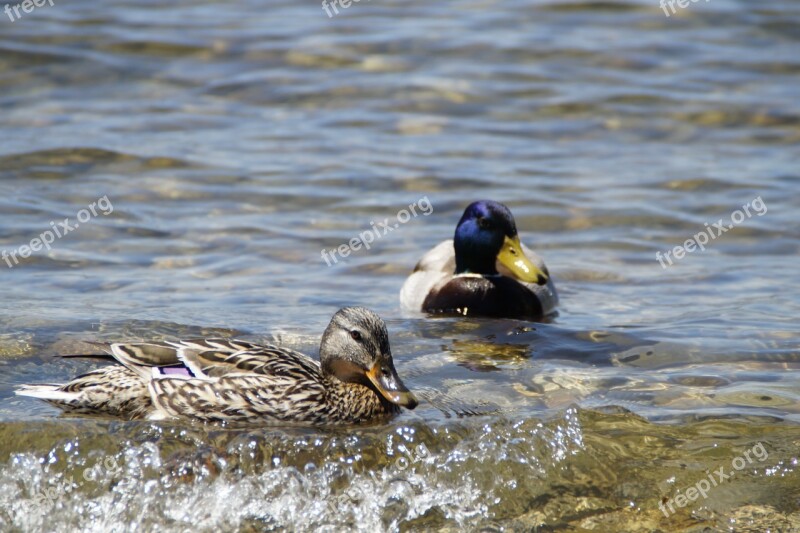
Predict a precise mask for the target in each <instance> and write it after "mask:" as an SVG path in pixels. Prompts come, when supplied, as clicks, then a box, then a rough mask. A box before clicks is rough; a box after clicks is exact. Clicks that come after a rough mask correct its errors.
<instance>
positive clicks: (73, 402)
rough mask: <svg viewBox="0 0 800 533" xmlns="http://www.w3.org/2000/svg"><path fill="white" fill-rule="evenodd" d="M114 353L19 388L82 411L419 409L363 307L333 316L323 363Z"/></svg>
mask: <svg viewBox="0 0 800 533" xmlns="http://www.w3.org/2000/svg"><path fill="white" fill-rule="evenodd" d="M107 351H108V353H109V355H111V356H112V357H113V358H114V359H116V360H117V361H118V362H119V363H121V366H120V365H113V366H108V367H105V368H100V369H98V370H95V371H93V372H89V373H88V374H84V375H82V376H80V377H78V378H76V379H74V380H72V381H71V382H69V383H67V384H65V385H26V386H23V387H22V388H21V389H20V390H18V391H16V392H17V394H20V395H22V396H32V397H34V398H40V399H42V400H46V401H48V402H50V403H52V404H54V405H56V406H58V407H61V408H63V409H69V410H72V411H76V410H77V411H79V412H92V413H106V414H113V415H117V416H125V417H129V418H142V417H148V418H151V419H161V418H167V417H184V418H194V419H196V420H202V421H207V422H224V421H231V422H251V423H260V424H284V423H301V424H349V423H357V422H366V421H369V420H373V419H376V418H379V417H382V416H385V415H389V414H393V413H396V412H398V411H399V410H400V408H399V407H398V406H403V407H407V408H409V409H413V408H414V407H416V406H417V400H416V398H415V397H414V395H413V394H412V393H411V392H410V391H409V390H408V389H407V388H406V386H405V385H403V382H402V381H401V380H400V378H399V377H398V375H397V371H395V369H394V362H393V360H392V352H391V350H390V348H389V335H388V333H387V332H386V324H384V322H383V320H381V318H380V317H379V316H378V315H376V314H375V313H373V312H372V311H370V310H369V309H365V308H363V307H346V308H344V309H341V310H339V311H338V312H337V313H336V314H335V315H333V318H332V319H331V322H330V324H329V325H328V327H327V329H326V330H325V333H324V334H323V335H322V342H321V343H320V351H319V354H320V362H317V361H315V360H313V359H311V358H310V357H307V356H306V355H303V354H302V353H299V352H296V351H294V350H290V349H287V348H280V347H278V346H272V345H263V346H260V345H256V344H252V343H249V342H243V341H231V340H225V339H206V340H201V341H180V342H164V343H136V344H112V345H110V347H108V349H107Z"/></svg>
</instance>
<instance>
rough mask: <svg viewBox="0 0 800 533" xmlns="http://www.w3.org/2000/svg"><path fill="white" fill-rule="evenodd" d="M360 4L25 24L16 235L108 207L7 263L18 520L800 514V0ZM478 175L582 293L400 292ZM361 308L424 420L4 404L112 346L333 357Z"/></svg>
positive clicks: (5, 509)
mask: <svg viewBox="0 0 800 533" xmlns="http://www.w3.org/2000/svg"><path fill="white" fill-rule="evenodd" d="M667 9H668V8H667ZM339 11H340V14H339V15H337V16H334V17H332V18H329V17H328V16H327V15H326V14H325V11H324V10H323V9H322V8H321V6H320V5H319V4H318V3H316V2H313V1H312V2H302V3H299V2H297V3H295V2H291V3H290V2H283V1H274V2H256V1H254V0H251V1H236V2H214V1H206V2H184V1H174V2H167V3H162V2H150V1H139V2H129V1H117V0H111V1H106V2H89V1H81V0H69V1H67V0H63V1H59V0H56V2H55V3H54V5H53V6H50V5H49V4H45V5H43V6H40V7H36V8H35V10H34V11H33V12H32V13H24V12H21V13H22V16H21V18H20V19H19V20H15V21H13V22H12V21H11V20H9V19H8V18H7V17H6V14H3V13H0V139H2V142H0V193H2V194H0V213H2V224H0V249H2V250H6V251H9V252H11V251H18V250H19V247H20V246H23V245H28V244H30V242H31V239H34V238H36V237H37V236H39V235H40V234H42V233H43V232H45V231H47V230H49V229H51V221H52V222H53V226H58V225H59V223H60V222H61V221H63V220H64V219H65V218H69V219H70V220H71V223H72V224H76V223H78V220H77V218H78V217H79V216H82V217H83V219H84V220H86V222H85V223H80V224H78V226H79V227H77V228H76V229H74V230H73V231H71V232H70V233H68V234H67V235H64V236H63V238H61V239H58V240H56V241H55V242H54V243H53V244H52V246H51V248H52V249H51V250H50V251H47V250H42V251H39V252H36V253H33V254H32V255H30V257H28V258H23V259H22V260H21V261H20V262H19V264H16V265H13V268H8V266H7V264H6V262H5V260H3V262H0V271H2V273H0V279H2V285H1V286H2V290H3V298H2V300H0V354H2V358H0V365H2V377H1V378H0V396H1V397H2V398H0V399H1V400H2V401H0V529H2V530H3V531H68V530H76V531H77V530H91V531H98V532H107V531H147V530H151V529H153V528H156V527H161V528H162V530H169V531H189V530H203V531H213V530H226V531H234V530H240V531H267V530H279V529H289V530H297V531H304V530H313V529H319V528H327V530H330V531H342V530H347V529H364V530H370V531H375V530H391V531H396V530H402V531H409V530H411V531H423V530H425V531H427V530H446V531H457V530H481V529H483V530H509V531H511V530H513V531H532V530H538V531H551V530H567V531H583V530H594V531H655V530H661V531H673V530H681V531H723V530H731V531H764V530H767V529H769V530H771V531H800V510H799V509H800V480H799V479H798V473H797V470H798V466H797V457H798V446H799V445H800V401H799V400H800V398H799V397H798V396H799V395H798V391H799V390H800V350H799V349H798V342H797V340H798V330H800V327H798V316H800V291H798V289H799V288H800V276H798V267H797V257H798V248H799V246H800V223H798V220H799V219H798V216H797V213H798V206H800V187H799V186H798V178H800V174H799V173H798V161H799V160H800V158H798V155H799V154H800V54H798V52H800V46H799V45H800V4H798V3H797V2H794V1H788V0H786V1H781V0H760V1H758V2H755V1H752V2H744V1H736V0H711V1H708V2H697V3H689V4H688V7H686V8H684V9H680V8H678V7H677V4H676V13H675V14H673V15H671V16H669V17H667V16H665V14H664V12H663V11H662V10H661V8H660V7H659V5H658V3H657V1H656V0H648V1H644V0H639V1H636V0H629V1H623V2H602V3H600V2H591V3H590V2H585V3H583V2H567V1H536V2H534V1H515V0H510V1H505V2H481V1H468V2H450V1H445V2H431V1H406V2H396V1H392V0H371V1H370V2H360V3H353V4H352V5H351V6H350V7H349V8H347V9H345V8H342V7H340V8H339ZM482 198H491V199H495V200H499V201H502V202H504V203H506V204H508V205H509V206H510V208H511V209H512V211H513V212H514V214H515V216H516V220H517V225H518V227H519V228H520V231H521V234H522V237H523V241H525V242H526V243H528V244H529V245H530V246H532V247H533V248H534V249H535V250H537V252H538V253H540V255H542V256H543V257H544V258H545V259H546V261H547V263H548V266H549V269H550V271H551V273H553V276H554V279H555V282H556V284H557V286H558V288H559V291H560V295H561V305H560V307H559V310H558V314H557V315H556V316H554V317H552V318H551V319H549V320H547V321H546V322H544V323H532V322H523V321H514V320H479V319H473V318H470V319H457V318H428V317H425V316H422V315H419V316H416V315H409V314H404V313H402V312H401V310H400V308H399V300H398V292H399V289H400V286H401V284H402V282H403V280H404V278H405V276H407V275H408V273H409V272H410V270H411V269H412V268H413V266H414V264H415V262H416V260H417V259H419V257H420V256H421V255H422V253H423V252H424V251H425V250H427V249H428V248H430V247H432V246H433V245H435V244H436V243H438V242H439V241H440V240H443V239H445V238H448V237H450V236H451V235H452V232H453V229H454V227H455V224H456V222H457V220H458V218H459V217H460V214H461V212H462V210H463V209H464V207H465V206H466V205H467V204H468V203H469V202H470V201H472V200H475V199H482ZM421 199H422V200H423V201H426V200H427V201H429V202H430V205H431V206H432V212H431V213H430V214H428V215H424V214H422V213H421V212H419V213H418V216H417V217H411V218H410V219H409V220H408V221H407V222H405V223H403V224H398V227H397V228H393V229H392V231H391V232H388V233H386V234H385V235H381V237H380V238H378V239H376V240H375V242H374V243H373V244H372V246H371V248H370V249H369V250H365V249H361V250H359V251H355V252H353V253H352V254H351V255H349V256H348V257H346V258H338V259H337V261H336V262H335V263H332V264H331V266H328V265H327V264H326V262H325V260H324V259H323V258H322V256H321V251H322V250H323V249H326V250H332V249H335V248H337V247H338V246H339V245H340V244H343V243H347V242H348V241H349V240H350V239H351V238H353V237H356V236H357V235H358V234H359V233H360V232H363V231H366V230H370V228H371V227H372V225H373V223H374V224H375V226H378V225H379V223H381V222H384V221H386V219H388V221H387V222H388V223H389V224H390V225H392V223H393V222H394V221H396V220H397V219H396V215H397V213H398V212H399V211H400V210H402V209H407V208H408V206H409V205H411V204H413V203H415V202H418V201H420V200H421ZM758 199H760V200H758ZM98 200H99V201H98ZM93 202H95V205H96V207H95V211H96V213H97V214H96V216H93V215H92V216H87V215H88V214H89V212H88V211H87V212H85V214H83V215H81V210H82V209H88V206H90V205H91V204H92V203H93ZM754 202H755V203H754ZM746 204H747V205H749V206H750V215H751V216H750V217H747V216H746V215H744V214H743V213H744V211H740V213H742V217H740V218H742V220H741V221H740V223H738V224H732V222H731V217H732V216H733V217H737V216H738V215H736V214H735V213H734V211H736V210H741V209H742V206H744V205H746ZM102 206H105V207H106V209H105V210H103V209H99V207H102ZM757 206H763V209H756V208H755V207H757ZM112 210H113V212H111V211H112ZM418 211H419V210H418ZM105 212H108V213H109V214H107V215H105V214H104V213H105ZM720 219H722V223H723V227H725V228H726V229H727V231H725V233H724V234H722V235H720V236H719V237H717V238H715V239H713V240H710V242H709V243H708V244H707V245H706V250H705V251H701V250H695V251H693V252H691V253H687V254H686V256H685V257H683V258H682V259H674V258H673V259H671V260H672V261H673V262H674V263H675V264H674V265H672V266H669V264H668V263H667V262H666V261H664V263H665V265H666V266H667V268H662V266H661V265H660V264H659V261H658V260H657V259H656V253H657V252H661V253H662V254H663V253H664V252H667V251H671V250H672V249H673V248H674V247H675V246H679V245H683V243H684V242H685V241H686V240H687V239H690V238H692V236H693V235H695V234H697V233H698V232H701V231H705V230H706V225H708V226H709V227H711V226H712V225H713V224H715V223H717V221H719V220H720ZM731 225H733V228H732V229H731V228H729V226H731ZM717 231H719V230H717ZM715 233H716V232H715ZM662 257H663V255H662ZM670 257H673V256H670ZM12 264H13V261H12ZM347 304H360V305H367V306H369V307H371V308H373V309H375V310H376V311H377V312H378V313H379V314H381V316H383V317H384V318H385V319H386V321H387V323H388V325H389V330H390V335H391V340H392V348H393V352H394V354H395V360H396V363H397V367H398V370H399V372H400V374H401V376H403V377H404V379H405V381H406V383H407V384H408V385H409V386H410V387H411V388H412V389H414V390H415V391H417V392H418V394H419V396H420V398H421V399H422V403H421V405H420V406H419V407H418V408H417V409H416V410H415V411H413V412H408V411H405V412H404V413H403V414H402V415H401V416H399V417H397V418H395V419H394V420H392V421H391V422H388V423H383V424H378V425H372V426H366V427H360V428H343V429H334V430H324V429H281V428H249V429H224V428H218V427H203V426H199V425H191V424H186V423H166V422H165V423H156V422H126V421H121V420H116V419H108V418H102V417H96V418H87V417H67V416H60V415H59V412H58V411H57V410H56V409H54V408H52V407H49V406H47V405H46V404H43V403H41V402H37V401H36V400H33V399H28V398H19V397H15V396H14V395H13V390H14V388H15V387H17V386H19V385H21V384H23V383H35V382H62V381H66V380H68V379H70V378H71V377H74V376H76V375H77V374H79V373H81V372H85V371H87V370H89V369H91V368H95V367H97V366H99V365H101V364H102V363H100V362H98V361H92V360H74V359H69V360H64V359H59V358H54V357H53V356H54V355H55V354H64V353H74V352H76V351H80V350H86V348H87V347H86V345H85V344H82V341H85V340H112V339H114V340H116V339H125V340H135V339H169V338H175V337H180V336H196V335H201V334H213V335H224V336H240V337H245V338H251V339H267V340H278V341H279V342H282V343H284V344H286V345H287V346H290V347H293V348H297V349H302V350H306V351H308V352H309V353H312V354H313V353H316V350H317V346H318V342H319V336H320V334H321V332H322V330H323V329H324V327H325V326H326V324H327V322H328V320H329V319H330V316H331V314H332V313H333V312H334V311H335V310H336V309H337V308H339V307H341V306H343V305H347ZM759 446H761V447H759ZM761 450H763V452H764V453H763V454H762V453H761ZM756 451H758V454H756ZM745 454H747V456H746V455H745ZM745 457H749V460H747V461H745ZM737 466H742V468H741V469H737V468H736V467H737ZM720 468H724V469H725V470H726V471H727V472H729V473H734V474H735V475H733V476H731V477H730V478H729V479H727V480H725V481H720V482H719V483H716V481H717V480H716V478H715V479H714V481H715V485H714V486H712V487H711V488H710V489H709V490H708V491H706V497H702V496H699V497H698V496H697V494H695V501H689V502H688V504H687V503H686V500H683V501H684V504H685V505H684V506H683V507H681V506H680V505H678V503H677V502H680V501H681V499H683V498H685V497H686V496H689V495H690V494H691V493H690V492H688V491H687V489H690V488H692V487H695V486H700V485H696V484H698V483H699V482H700V481H702V480H704V479H708V476H709V475H712V476H713V475H714V474H713V472H715V471H717V470H718V469H720ZM659 503H661V506H662V507H663V508H664V509H666V511H662V510H661V509H660V508H659ZM665 504H672V508H673V509H674V513H673V512H671V511H670V509H669V507H668V506H666V505H665Z"/></svg>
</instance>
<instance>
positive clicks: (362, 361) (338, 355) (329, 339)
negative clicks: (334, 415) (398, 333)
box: [319, 307, 418, 409]
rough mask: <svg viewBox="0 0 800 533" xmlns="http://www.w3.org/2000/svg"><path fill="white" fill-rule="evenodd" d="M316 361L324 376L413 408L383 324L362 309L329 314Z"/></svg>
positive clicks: (379, 319) (410, 396) (351, 308)
mask: <svg viewBox="0 0 800 533" xmlns="http://www.w3.org/2000/svg"><path fill="white" fill-rule="evenodd" d="M319 358H320V362H321V363H322V372H323V374H325V375H329V376H335V377H336V378H338V379H339V380H341V381H344V382H347V383H360V384H362V385H365V386H367V387H370V388H372V389H373V390H375V391H376V392H377V393H378V394H380V395H381V396H382V397H383V398H385V399H386V400H387V401H388V402H391V403H393V404H395V405H401V406H403V407H406V408H408V409H413V408H415V407H416V406H417V403H418V402H417V399H416V398H415V397H414V395H413V394H412V393H411V391H409V390H408V389H407V388H406V386H405V385H404V384H403V382H402V380H401V379H400V376H398V375H397V371H396V370H395V369H394V361H393V360H392V350H391V349H390V348H389V334H388V333H387V331H386V324H385V323H384V322H383V320H382V319H381V317H379V316H378V315H376V314H375V313H373V312H372V311H370V310H369V309H367V308H365V307H345V308H344V309H340V310H339V311H337V312H336V314H335V315H333V318H332V319H331V323H330V324H328V327H327V328H326V329H325V333H323V335H322V343H321V344H320V351H319Z"/></svg>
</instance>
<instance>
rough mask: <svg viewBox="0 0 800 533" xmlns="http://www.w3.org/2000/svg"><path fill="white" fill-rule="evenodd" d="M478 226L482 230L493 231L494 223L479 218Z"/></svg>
mask: <svg viewBox="0 0 800 533" xmlns="http://www.w3.org/2000/svg"><path fill="white" fill-rule="evenodd" d="M478 226H479V227H480V228H481V229H492V222H491V221H490V220H489V219H488V218H484V217H480V218H478Z"/></svg>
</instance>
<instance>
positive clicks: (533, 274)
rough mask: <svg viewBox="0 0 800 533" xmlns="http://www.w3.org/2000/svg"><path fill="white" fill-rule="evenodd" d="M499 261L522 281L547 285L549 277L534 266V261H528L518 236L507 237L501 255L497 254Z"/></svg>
mask: <svg viewBox="0 0 800 533" xmlns="http://www.w3.org/2000/svg"><path fill="white" fill-rule="evenodd" d="M497 260H498V261H499V262H500V264H501V265H503V266H504V267H506V268H507V269H508V270H510V271H511V273H512V274H514V277H516V278H517V279H519V280H520V281H524V282H525V283H536V284H537V285H544V284H545V283H547V280H548V278H549V276H548V275H547V273H546V272H544V271H543V270H542V269H541V268H539V267H538V266H536V265H535V264H533V261H531V260H530V259H528V257H527V256H526V255H525V253H524V252H523V251H522V244H521V243H520V242H519V236H518V235H517V236H515V237H514V238H513V239H512V238H511V237H508V236H506V239H505V241H504V242H503V247H502V248H500V253H499V254H497Z"/></svg>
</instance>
